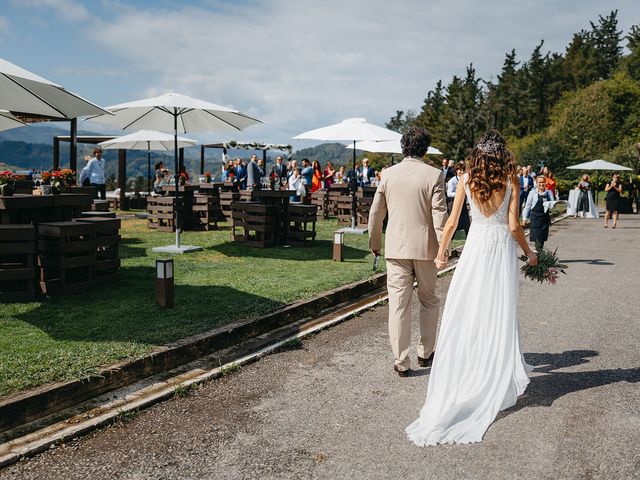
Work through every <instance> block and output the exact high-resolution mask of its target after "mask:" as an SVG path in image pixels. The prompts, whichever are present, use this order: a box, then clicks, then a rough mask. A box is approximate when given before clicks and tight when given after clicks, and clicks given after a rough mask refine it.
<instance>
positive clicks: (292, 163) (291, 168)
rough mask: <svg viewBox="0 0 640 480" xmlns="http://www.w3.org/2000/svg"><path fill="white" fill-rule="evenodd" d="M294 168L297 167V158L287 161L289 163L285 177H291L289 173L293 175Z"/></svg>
mask: <svg viewBox="0 0 640 480" xmlns="http://www.w3.org/2000/svg"><path fill="white" fill-rule="evenodd" d="M296 168H298V161H297V160H291V161H290V162H289V165H288V166H287V179H289V177H291V175H293V172H294V171H295V170H296Z"/></svg>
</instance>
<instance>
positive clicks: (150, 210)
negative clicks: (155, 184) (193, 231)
mask: <svg viewBox="0 0 640 480" xmlns="http://www.w3.org/2000/svg"><path fill="white" fill-rule="evenodd" d="M176 202H182V198H179V199H176V197H153V196H149V197H148V198H147V214H148V216H147V227H149V228H155V229H157V230H159V231H161V232H175V231H176V229H175V225H174V223H175V222H174V218H175V216H174V208H175V206H176V204H177V203H176ZM178 221H180V219H179V218H178Z"/></svg>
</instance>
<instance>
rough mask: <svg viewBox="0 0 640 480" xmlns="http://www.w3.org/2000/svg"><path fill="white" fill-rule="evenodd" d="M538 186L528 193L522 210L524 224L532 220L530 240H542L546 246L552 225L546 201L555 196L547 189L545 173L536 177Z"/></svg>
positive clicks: (542, 243) (551, 199)
mask: <svg viewBox="0 0 640 480" xmlns="http://www.w3.org/2000/svg"><path fill="white" fill-rule="evenodd" d="M536 186H537V188H536V189H535V190H532V191H530V192H529V193H528V195H527V201H526V203H525V206H524V211H523V212H522V225H523V226H526V224H527V221H528V220H530V227H529V240H530V241H531V242H533V243H536V242H540V244H541V245H542V246H544V242H546V241H547V239H548V238H549V227H550V226H551V216H550V215H549V211H548V209H547V208H545V206H544V202H551V201H553V200H554V198H553V197H552V196H551V192H550V191H549V190H547V179H546V178H545V177H544V176H543V175H538V177H537V178H536Z"/></svg>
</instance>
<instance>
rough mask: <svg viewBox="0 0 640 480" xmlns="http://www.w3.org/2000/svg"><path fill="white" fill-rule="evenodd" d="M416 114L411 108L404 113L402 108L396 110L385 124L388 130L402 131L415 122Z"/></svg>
mask: <svg viewBox="0 0 640 480" xmlns="http://www.w3.org/2000/svg"><path fill="white" fill-rule="evenodd" d="M415 119H416V114H415V112H414V111H413V110H409V111H407V112H406V113H405V112H404V111H403V110H396V114H395V116H393V117H391V119H389V121H388V122H387V123H386V124H385V126H386V127H387V128H388V129H389V130H393V131H394V132H398V133H402V132H404V131H405V130H406V129H407V128H409V127H411V126H413V125H414V124H415Z"/></svg>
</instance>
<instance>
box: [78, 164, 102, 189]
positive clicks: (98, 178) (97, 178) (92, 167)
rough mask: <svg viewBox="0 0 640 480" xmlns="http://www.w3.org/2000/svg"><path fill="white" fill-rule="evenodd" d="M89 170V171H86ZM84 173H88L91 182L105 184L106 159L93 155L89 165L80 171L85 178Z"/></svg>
mask: <svg viewBox="0 0 640 480" xmlns="http://www.w3.org/2000/svg"><path fill="white" fill-rule="evenodd" d="M85 170H87V173H85ZM83 175H86V176H87V177H88V178H89V183H95V184H96V185H103V184H104V183H106V181H105V177H104V159H102V158H101V159H100V160H98V159H97V158H96V157H93V158H92V159H91V160H89V162H88V163H87V166H86V167H84V168H83V169H82V173H80V178H81V179H83V178H82V177H83Z"/></svg>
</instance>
